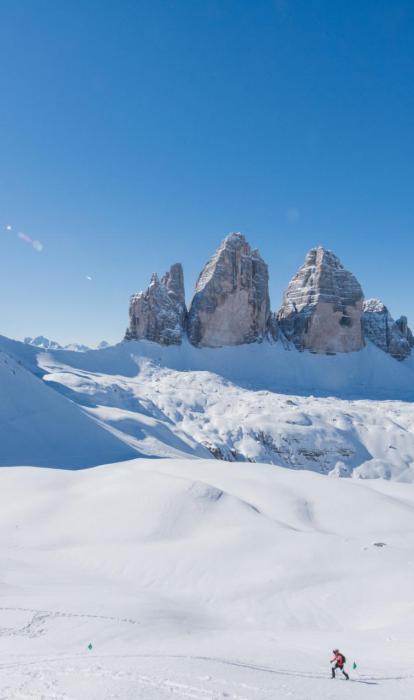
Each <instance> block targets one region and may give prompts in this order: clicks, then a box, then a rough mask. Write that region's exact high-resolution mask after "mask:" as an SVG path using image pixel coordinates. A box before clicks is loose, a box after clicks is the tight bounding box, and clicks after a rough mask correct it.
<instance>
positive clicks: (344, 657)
mask: <svg viewBox="0 0 414 700" xmlns="http://www.w3.org/2000/svg"><path fill="white" fill-rule="evenodd" d="M338 656H340V657H341V663H343V664H346V656H344V655H343V654H338Z"/></svg>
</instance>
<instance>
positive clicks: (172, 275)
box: [125, 263, 187, 345]
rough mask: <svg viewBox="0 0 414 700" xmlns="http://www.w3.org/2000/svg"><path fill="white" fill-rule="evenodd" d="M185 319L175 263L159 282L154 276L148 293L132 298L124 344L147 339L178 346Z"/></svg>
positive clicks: (180, 275) (181, 284)
mask: <svg viewBox="0 0 414 700" xmlns="http://www.w3.org/2000/svg"><path fill="white" fill-rule="evenodd" d="M186 316H187V309H186V306H185V294H184V275H183V268H182V266H181V265H180V263H175V265H172V266H171V267H170V269H169V271H168V272H166V273H165V275H164V276H163V277H162V278H161V280H159V278H158V275H156V274H153V275H152V277H151V282H150V285H149V287H148V289H147V290H146V291H145V292H139V293H138V294H134V295H133V296H132V297H131V301H130V306H129V319H130V324H129V328H128V330H127V332H126V334H125V340H141V339H146V340H152V341H153V342H155V343H160V345H179V344H180V343H181V341H182V336H183V333H184V330H185V322H186Z"/></svg>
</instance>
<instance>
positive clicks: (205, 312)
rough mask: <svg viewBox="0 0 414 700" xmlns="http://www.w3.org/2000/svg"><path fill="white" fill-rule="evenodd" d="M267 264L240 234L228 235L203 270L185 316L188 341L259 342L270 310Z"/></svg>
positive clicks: (204, 343)
mask: <svg viewBox="0 0 414 700" xmlns="http://www.w3.org/2000/svg"><path fill="white" fill-rule="evenodd" d="M268 280H269V274H268V268H267V265H266V263H265V262H264V260H263V259H262V258H261V256H260V254H259V252H258V251H257V250H252V248H251V247H250V245H249V243H248V242H247V240H246V238H245V237H244V236H243V234H241V233H230V234H229V235H228V236H226V238H225V239H224V240H223V241H222V243H221V244H220V246H219V247H218V248H217V250H216V252H215V253H214V255H213V256H212V257H211V258H210V260H209V261H208V263H207V264H206V265H205V267H204V269H203V270H202V272H201V274H200V276H199V278H198V281H197V284H196V289H195V294H194V297H193V300H192V302H191V306H190V310H189V315H188V336H189V339H190V341H191V342H192V343H193V345H197V346H209V347H220V346H222V345H241V344H243V343H252V342H255V341H257V340H261V339H262V338H263V337H264V335H265V334H266V329H267V322H268V318H269V314H270V301H269V291H268Z"/></svg>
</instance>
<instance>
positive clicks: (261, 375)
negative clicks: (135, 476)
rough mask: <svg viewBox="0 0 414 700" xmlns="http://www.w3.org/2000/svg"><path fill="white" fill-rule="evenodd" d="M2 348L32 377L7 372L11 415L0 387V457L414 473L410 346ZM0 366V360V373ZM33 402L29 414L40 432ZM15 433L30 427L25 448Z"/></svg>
mask: <svg viewBox="0 0 414 700" xmlns="http://www.w3.org/2000/svg"><path fill="white" fill-rule="evenodd" d="M1 349H3V352H4V353H6V352H7V353H8V356H9V357H10V356H13V357H14V358H15V361H17V362H20V363H21V364H20V370H19V372H20V374H24V376H25V382H29V383H30V387H32V385H33V390H32V389H30V391H29V389H25V388H24V386H23V385H22V384H21V383H20V384H19V383H18V381H17V380H14V379H13V382H11V383H10V382H9V383H10V388H9V393H10V395H11V396H12V397H13V396H14V398H13V401H14V403H15V404H16V405H18V407H19V408H18V410H17V409H16V410H15V411H14V413H13V416H12V419H11V418H10V416H9V405H10V401H8V402H5V401H4V400H2V398H0V402H1V403H0V415H2V416H3V419H2V421H1V422H0V438H1V437H2V435H4V436H5V439H6V440H8V444H9V445H10V449H9V450H8V451H3V452H0V464H2V465H4V466H8V465H11V464H16V463H20V464H31V465H33V464H36V465H42V466H45V465H54V466H72V467H89V466H95V465H97V464H99V463H102V462H108V461H120V460H123V459H127V458H133V457H136V456H146V457H152V458H160V457H161V458H162V457H173V458H174V457H186V458H192V459H194V458H200V457H204V458H208V457H213V456H214V457H218V458H220V459H225V460H235V461H254V462H267V463H271V464H275V465H281V466H286V467H290V468H293V469H308V470H312V471H317V472H320V473H323V474H328V473H331V472H333V473H335V474H338V475H342V476H350V475H354V476H360V477H383V478H387V479H394V480H398V481H407V482H412V481H413V480H414V403H413V399H414V364H413V358H409V359H407V360H406V361H404V362H397V361H396V360H394V359H393V358H391V357H389V356H387V355H386V354H385V353H383V352H381V351H380V350H379V349H378V348H376V347H375V346H373V345H368V346H367V347H366V348H365V349H364V350H363V351H362V352H360V353H349V354H346V355H336V356H321V355H312V354H310V353H299V352H297V351H296V350H290V351H289V350H286V349H284V348H283V347H282V345H281V344H280V343H279V344H276V345H272V344H270V343H267V342H264V343H261V344H252V345H246V346H241V347H237V348H220V349H214V350H211V349H203V350H200V349H196V348H193V347H192V346H190V345H188V344H184V345H183V346H180V347H168V348H163V347H161V346H159V345H156V344H154V343H149V342H145V341H141V342H131V343H121V344H120V345H118V346H114V347H110V348H107V349H104V350H99V351H91V352H86V353H74V352H67V351H62V350H57V351H50V352H48V351H43V350H39V349H37V348H33V347H30V346H28V345H23V344H22V343H18V342H15V341H10V340H7V339H5V338H0V350H1ZM33 374H35V375H36V392H37V393H42V396H44V397H45V400H46V397H48V400H49V401H50V408H49V414H50V416H51V423H53V421H54V422H55V423H58V427H57V428H55V429H54V430H53V434H54V435H60V436H61V440H60V442H59V441H58V443H56V441H54V440H50V439H46V438H45V437H43V436H47V435H48V434H49V433H50V432H51V431H50V425H49V423H48V415H47V411H46V410H45V411H44V412H43V413H41V415H39V410H38V408H39V401H38V399H37V393H36V392H34V378H33V377H32V376H31V375H33ZM19 376H20V375H19ZM2 377H3V375H2V374H1V362H0V384H1V383H2V381H3V379H2ZM11 379H12V378H11V377H10V376H9V380H11ZM13 392H14V394H13ZM2 394H3V392H2ZM23 397H24V398H23ZM53 402H54V403H58V404H59V406H60V407H61V410H63V409H65V410H67V413H68V415H67V417H66V418H65V420H64V421H63V420H59V421H58V420H57V418H55V416H54V415H53V413H54V409H52V403H53ZM53 405H54V404H53ZM45 407H46V404H45ZM1 412H2V413H1ZM31 414H36V415H37V417H38V422H37V425H36V431H35V436H36V435H38V436H39V435H40V436H42V439H41V440H40V442H39V441H37V442H36V441H35V439H34V437H33V435H32V433H33V428H32V426H33V421H32V419H31V417H30V416H31ZM69 414H70V415H69ZM75 419H76V421H77V422H81V423H82V426H83V428H82V430H79V431H78V429H77V428H76V427H75ZM30 431H32V432H31V433H30ZM78 432H79V436H80V437H79V442H80V444H79V445H77V440H76V438H75V439H74V435H77V434H78ZM19 434H20V435H22V434H27V435H29V434H30V435H31V437H30V439H29V438H27V439H26V440H25V441H24V449H23V444H19V442H18V435H19ZM83 435H84V440H83V442H82V436H83ZM107 443H108V445H110V448H109V447H108V448H107ZM14 444H15V445H18V449H17V448H16V450H15V452H13V445H14ZM85 444H86V447H85ZM78 448H79V449H78ZM75 449H76V450H77V459H74V458H73V451H74V450H75ZM32 455H33V457H32V458H31V456H32ZM11 460H13V461H11Z"/></svg>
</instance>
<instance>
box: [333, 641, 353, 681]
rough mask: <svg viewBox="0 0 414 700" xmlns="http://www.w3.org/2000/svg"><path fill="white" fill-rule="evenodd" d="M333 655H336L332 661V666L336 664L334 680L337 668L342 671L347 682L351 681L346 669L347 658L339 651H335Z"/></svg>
mask: <svg viewBox="0 0 414 700" xmlns="http://www.w3.org/2000/svg"><path fill="white" fill-rule="evenodd" d="M332 653H333V655H334V657H333V659H331V664H334V666H332V678H335V671H336V669H337V668H339V670H340V671H342V673H343V675H344V676H345V678H346V680H347V681H349V676H348V674H347V672H346V671H345V669H344V666H345V663H346V658H345V656H344V655H343V654H341V652H340V651H339V649H334V650H333V652H332Z"/></svg>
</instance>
